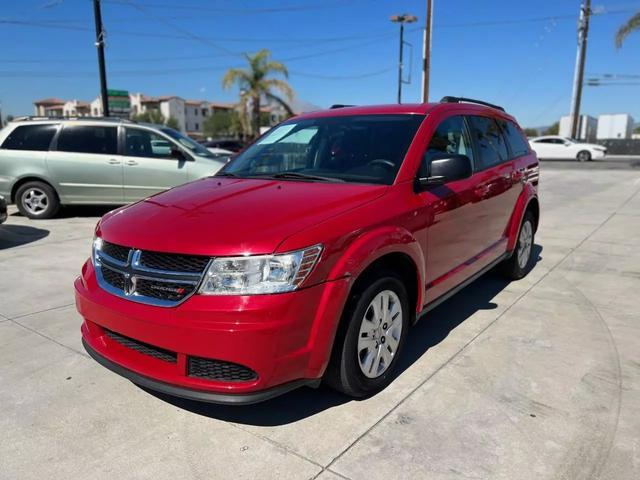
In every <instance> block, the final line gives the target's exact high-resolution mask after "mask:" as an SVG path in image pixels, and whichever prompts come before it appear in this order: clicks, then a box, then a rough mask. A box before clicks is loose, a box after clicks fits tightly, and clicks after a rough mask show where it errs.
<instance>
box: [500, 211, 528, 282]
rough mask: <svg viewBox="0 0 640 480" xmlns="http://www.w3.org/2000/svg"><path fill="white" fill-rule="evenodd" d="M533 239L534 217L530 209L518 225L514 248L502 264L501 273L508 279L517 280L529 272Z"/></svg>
mask: <svg viewBox="0 0 640 480" xmlns="http://www.w3.org/2000/svg"><path fill="white" fill-rule="evenodd" d="M534 241H535V217H534V216H533V213H531V211H527V212H526V213H525V215H524V218H523V219H522V225H520V232H519V233H518V240H517V242H516V248H515V250H514V251H513V253H512V254H511V257H510V258H508V259H507V260H505V261H504V263H503V264H502V268H501V270H502V274H503V275H504V276H505V277H507V278H508V279H509V280H519V279H521V278H522V277H524V276H525V275H526V274H527V273H529V270H530V268H531V259H532V256H533V255H532V253H533V244H534Z"/></svg>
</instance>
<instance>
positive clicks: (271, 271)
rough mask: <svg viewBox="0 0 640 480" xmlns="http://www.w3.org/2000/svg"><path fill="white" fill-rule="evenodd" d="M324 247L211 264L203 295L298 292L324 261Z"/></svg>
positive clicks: (219, 260)
mask: <svg viewBox="0 0 640 480" xmlns="http://www.w3.org/2000/svg"><path fill="white" fill-rule="evenodd" d="M321 252H322V246H321V245H314V246H313V247H309V248H305V249H304V250H298V251H297V252H289V253H284V254H281V255H255V256H246V257H222V258H216V259H214V260H213V262H211V265H210V266H209V269H208V270H207V273H206V274H205V278H204V281H203V282H202V286H201V287H200V293H202V294H205V295H254V294H260V293H279V292H290V291H292V290H295V289H296V288H298V286H300V284H301V283H302V282H304V280H305V278H307V276H308V275H309V273H311V270H313V267H314V266H315V265H316V263H317V262H318V258H320V253H321Z"/></svg>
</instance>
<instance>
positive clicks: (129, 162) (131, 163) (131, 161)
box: [125, 160, 138, 165]
mask: <svg viewBox="0 0 640 480" xmlns="http://www.w3.org/2000/svg"><path fill="white" fill-rule="evenodd" d="M125 163H126V164H127V165H137V164H138V162H136V161H135V160H127V161H126V162H125Z"/></svg>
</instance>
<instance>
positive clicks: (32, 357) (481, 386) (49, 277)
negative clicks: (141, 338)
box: [0, 163, 640, 480]
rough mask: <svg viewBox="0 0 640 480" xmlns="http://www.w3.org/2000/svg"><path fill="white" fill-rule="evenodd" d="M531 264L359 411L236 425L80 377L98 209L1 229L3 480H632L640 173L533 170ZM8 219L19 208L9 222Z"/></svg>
mask: <svg viewBox="0 0 640 480" xmlns="http://www.w3.org/2000/svg"><path fill="white" fill-rule="evenodd" d="M540 187H541V202H542V223H541V226H540V230H539V232H538V236H537V239H536V240H537V241H536V243H537V247H536V254H537V256H538V261H537V264H536V266H535V268H534V270H533V271H532V272H531V273H530V274H529V276H527V277H526V278H525V279H523V280H522V281H519V282H513V283H506V282H504V281H503V280H501V279H500V278H499V277H497V276H495V275H489V276H486V277H485V278H483V279H480V280H479V281H477V282H475V283H474V284H472V285H471V286H469V287H468V288H466V289H465V290H463V291H462V292H460V293H459V294H458V295H456V296H455V297H453V298H452V299H450V300H449V301H447V302H446V303H445V304H443V305H441V306H440V307H438V308H437V309H436V310H434V311H433V312H431V313H430V314H429V316H428V317H426V318H425V319H423V320H422V321H421V322H420V323H419V324H418V325H417V326H416V328H415V329H414V330H413V331H412V335H411V338H410V339H409V341H408V343H407V351H406V352H405V356H404V358H403V363H402V368H401V373H400V375H399V376H398V378H397V379H396V380H395V381H394V383H393V384H392V385H391V386H390V387H389V388H387V389H386V390H385V391H384V392H382V393H380V394H379V395H377V396H375V397H373V398H370V399H367V400H364V401H352V400H349V399H347V398H344V397H342V396H340V395H338V394H336V393H333V392H331V391H329V390H326V389H322V388H321V389H319V390H311V389H301V390H299V391H296V392H293V393H291V394H288V395H285V396H283V397H281V398H278V399H275V400H273V401H270V402H268V403H264V404H259V405H255V406H249V407H240V408H231V407H220V406H215V405H206V404H197V403H194V402H188V401H183V400H179V399H174V398H169V397H165V396H161V395H157V394H153V393H151V392H147V391H144V390H142V389H140V388H138V387H136V386H135V385H133V384H131V383H130V382H128V381H126V380H124V379H122V378H120V377H118V376H117V375H115V374H113V373H111V372H109V371H107V370H106V369H104V368H102V367H101V366H100V365H98V364H97V363H95V362H94V361H93V360H92V359H90V358H89V357H88V356H87V355H86V354H85V353H84V351H83V350H82V347H81V345H80V340H79V338H80V337H79V326H80V318H79V316H78V315H77V313H76V312H75V307H74V306H73V289H72V282H73V279H74V277H75V276H76V275H77V273H78V271H79V269H80V266H81V264H82V262H83V261H84V260H85V258H86V257H87V256H88V254H89V250H90V243H91V237H92V234H93V226H94V225H95V222H96V220H97V218H96V217H95V216H94V215H95V214H96V213H102V212H100V211H98V212H96V210H95V209H74V210H72V211H70V212H66V214H65V215H66V218H58V219H54V220H48V221H40V222H33V221H29V220H27V219H24V218H22V217H19V216H16V215H11V216H10V217H9V220H8V223H7V225H3V226H2V227H0V405H2V407H3V414H2V416H0V430H1V431H2V432H3V433H4V435H2V436H1V437H0V459H1V460H0V478H10V479H17V478H20V479H22V478H40V477H46V478H48V479H72V478H83V477H91V478H94V479H103V478H104V479H107V478H116V477H120V478H150V479H151V478H153V479H165V478H167V479H169V478H172V479H175V478H181V479H182V478H186V479H192V478H193V479H200V478H203V479H204V478H207V479H210V478H292V479H299V478H300V479H303V478H314V477H316V478H321V479H324V480H328V479H338V478H351V479H360V478H367V479H377V478H385V479H387V480H388V479H389V478H411V479H417V478H428V479H445V478H446V479H449V478H459V477H470V478H504V479H514V478H517V479H528V478H531V479H552V478H553V479H556V478H560V479H564V478H566V479H573V478H575V479H583V478H603V479H627V478H629V479H631V478H638V477H640V438H639V437H640V362H639V360H638V358H639V357H638V353H637V352H638V351H639V347H640V318H639V317H640V314H639V313H638V312H640V296H639V295H638V293H637V292H638V291H639V290H640V251H638V248H637V247H638V237H640V193H639V192H640V170H632V169H630V170H621V169H616V170H606V169H601V168H598V169H597V171H595V170H584V169H582V168H579V167H573V166H567V165H556V164H547V163H545V164H543V165H542V172H541V184H540ZM12 211H13V212H15V210H12Z"/></svg>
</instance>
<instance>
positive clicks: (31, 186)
mask: <svg viewBox="0 0 640 480" xmlns="http://www.w3.org/2000/svg"><path fill="white" fill-rule="evenodd" d="M16 204H17V207H18V210H19V211H20V213H21V214H22V215H24V216H25V217H29V218H33V219H36V220H40V219H45V218H51V217H53V216H54V215H55V214H56V212H57V211H58V209H59V208H60V202H59V200H58V195H57V194H56V192H55V190H54V189H53V188H52V187H51V186H50V185H47V184H46V183H44V182H37V181H34V182H27V183H25V184H24V185H22V186H21V187H20V188H18V191H17V192H16Z"/></svg>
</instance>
